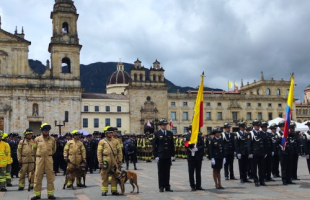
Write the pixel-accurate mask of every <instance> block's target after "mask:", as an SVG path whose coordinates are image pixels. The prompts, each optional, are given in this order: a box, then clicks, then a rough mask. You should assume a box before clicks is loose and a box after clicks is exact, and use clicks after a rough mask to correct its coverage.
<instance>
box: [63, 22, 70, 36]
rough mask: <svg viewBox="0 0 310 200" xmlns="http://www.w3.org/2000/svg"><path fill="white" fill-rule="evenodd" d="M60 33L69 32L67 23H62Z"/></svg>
mask: <svg viewBox="0 0 310 200" xmlns="http://www.w3.org/2000/svg"><path fill="white" fill-rule="evenodd" d="M62 33H65V34H66V33H69V24H68V23H67V22H64V23H62Z"/></svg>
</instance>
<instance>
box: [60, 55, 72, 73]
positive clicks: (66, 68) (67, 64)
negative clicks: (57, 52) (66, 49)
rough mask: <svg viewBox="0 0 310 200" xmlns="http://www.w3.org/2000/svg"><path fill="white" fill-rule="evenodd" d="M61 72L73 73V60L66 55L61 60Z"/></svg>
mask: <svg viewBox="0 0 310 200" xmlns="http://www.w3.org/2000/svg"><path fill="white" fill-rule="evenodd" d="M61 62H62V65H61V73H71V61H70V59H69V58H67V57H65V58H63V59H62V60H61Z"/></svg>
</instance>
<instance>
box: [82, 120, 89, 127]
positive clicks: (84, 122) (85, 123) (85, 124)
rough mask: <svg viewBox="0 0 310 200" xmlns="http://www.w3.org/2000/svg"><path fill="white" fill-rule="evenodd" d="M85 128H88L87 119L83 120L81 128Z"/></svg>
mask: <svg viewBox="0 0 310 200" xmlns="http://www.w3.org/2000/svg"><path fill="white" fill-rule="evenodd" d="M87 127H88V119H87V118H83V128H87Z"/></svg>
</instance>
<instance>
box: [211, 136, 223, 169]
mask: <svg viewBox="0 0 310 200" xmlns="http://www.w3.org/2000/svg"><path fill="white" fill-rule="evenodd" d="M224 151H225V150H224V142H223V139H222V138H216V137H213V138H212V139H210V141H209V152H210V157H211V159H213V158H214V160H215V165H211V167H212V168H213V169H222V168H223V159H224V158H225V153H224Z"/></svg>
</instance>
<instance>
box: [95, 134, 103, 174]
mask: <svg viewBox="0 0 310 200" xmlns="http://www.w3.org/2000/svg"><path fill="white" fill-rule="evenodd" d="M93 135H94V138H93V143H94V144H95V156H94V171H96V170H97V169H98V168H99V163H98V159H97V156H98V155H97V152H98V143H99V141H100V140H101V134H99V132H94V134H93ZM99 173H100V171H99Z"/></svg>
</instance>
